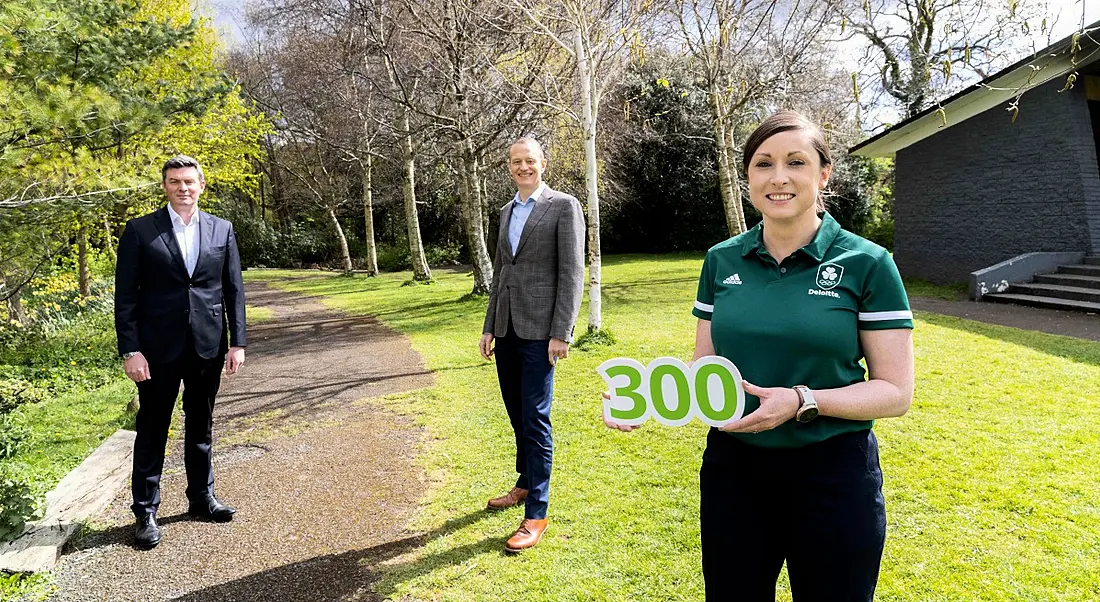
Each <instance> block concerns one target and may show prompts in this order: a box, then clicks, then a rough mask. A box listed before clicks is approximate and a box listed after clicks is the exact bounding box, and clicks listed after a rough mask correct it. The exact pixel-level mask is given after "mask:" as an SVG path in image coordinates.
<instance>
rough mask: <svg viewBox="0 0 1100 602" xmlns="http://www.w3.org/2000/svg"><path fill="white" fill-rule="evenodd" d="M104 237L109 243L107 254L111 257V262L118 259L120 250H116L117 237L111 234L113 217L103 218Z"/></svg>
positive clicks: (105, 216)
mask: <svg viewBox="0 0 1100 602" xmlns="http://www.w3.org/2000/svg"><path fill="white" fill-rule="evenodd" d="M103 237H104V239H105V240H106V241H107V252H108V253H110V255H111V261H114V260H116V259H118V250H117V249H116V248H115V237H114V236H113V235H112V234H111V216H110V215H104V216H103Z"/></svg>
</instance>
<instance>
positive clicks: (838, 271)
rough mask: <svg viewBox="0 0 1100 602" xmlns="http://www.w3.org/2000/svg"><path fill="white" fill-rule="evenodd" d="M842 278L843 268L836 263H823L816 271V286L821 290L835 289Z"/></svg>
mask: <svg viewBox="0 0 1100 602" xmlns="http://www.w3.org/2000/svg"><path fill="white" fill-rule="evenodd" d="M843 277H844V266H842V265H839V264H836V263H823V264H821V267H819V268H818V269H817V286H819V287H820V288H821V289H822V290H826V291H827V290H829V289H831V288H836V285H838V284H840V279H841V278H843Z"/></svg>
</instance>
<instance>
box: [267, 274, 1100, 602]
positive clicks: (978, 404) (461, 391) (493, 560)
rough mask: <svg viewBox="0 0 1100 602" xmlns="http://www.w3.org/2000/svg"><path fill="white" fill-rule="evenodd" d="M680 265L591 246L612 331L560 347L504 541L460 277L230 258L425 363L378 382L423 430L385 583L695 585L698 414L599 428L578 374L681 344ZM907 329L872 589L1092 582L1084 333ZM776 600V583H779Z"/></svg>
mask: <svg viewBox="0 0 1100 602" xmlns="http://www.w3.org/2000/svg"><path fill="white" fill-rule="evenodd" d="M700 265H701V257H700V256H699V255H673V256H620V257H609V258H606V260H605V264H604V325H605V327H607V328H609V329H611V330H612V331H613V332H614V334H615V336H616V338H617V343H616V344H615V346H613V347H598V348H594V349H591V350H587V351H586V350H577V349H574V350H572V351H571V353H570V357H569V358H568V359H567V360H565V361H564V362H563V363H562V364H561V366H560V368H559V370H558V374H557V380H556V390H555V403H554V409H553V423H554V439H555V462H554V476H553V481H552V488H551V498H550V520H551V522H550V529H549V531H548V532H547V536H546V539H544V540H543V542H542V543H541V544H540V545H539V546H538V547H537V548H535V549H533V550H531V551H529V552H526V553H524V554H523V555H521V556H519V557H509V556H505V555H504V554H502V552H501V548H502V546H503V543H504V540H505V538H506V537H507V536H508V535H509V534H510V532H511V531H512V530H513V529H514V528H515V527H516V526H517V525H518V523H519V521H520V519H521V518H522V510H520V509H513V510H510V511H505V512H502V513H496V514H491V513H487V512H485V511H484V510H482V508H483V507H484V504H485V500H486V499H487V498H489V497H492V496H495V495H498V494H500V493H502V492H504V491H506V490H507V489H508V488H509V487H510V486H511V485H512V483H513V481H514V478H515V475H514V473H513V472H512V467H513V462H514V451H513V450H514V448H513V440H512V434H511V430H510V428H509V426H508V422H507V418H506V416H505V412H504V407H503V404H502V402H501V401H500V396H499V392H498V390H497V383H496V374H495V371H494V369H493V366H492V364H490V363H488V362H485V361H483V360H482V359H481V358H480V356H479V355H478V353H477V340H478V338H479V336H480V333H481V324H482V320H483V318H484V311H485V303H486V302H485V300H484V299H476V298H470V297H469V296H468V292H469V290H470V288H471V285H472V280H471V277H470V276H469V275H468V274H464V273H460V272H455V271H449V270H436V271H435V277H436V279H437V282H436V284H435V285H433V286H430V287H429V286H414V287H410V286H401V285H402V283H404V282H405V281H407V280H409V278H410V274H408V273H397V274H387V275H384V276H382V277H378V278H367V277H363V276H356V277H352V278H345V277H339V276H330V275H316V276H315V277H312V278H310V277H307V278H300V279H296V280H293V281H291V280H285V278H286V277H287V276H289V275H291V273H288V272H272V271H265V272H262V273H258V272H257V273H252V272H249V273H247V277H248V279H249V280H269V279H276V280H278V281H279V284H278V285H279V286H282V287H285V288H287V289H288V290H293V291H296V292H302V293H308V294H313V295H323V296H324V297H325V299H324V301H325V302H326V303H327V304H329V305H331V306H333V307H337V308H341V309H344V310H347V311H349V312H354V313H364V314H373V315H376V316H378V317H379V318H381V319H382V320H383V321H385V323H387V324H389V325H390V326H392V327H394V328H396V329H398V330H401V331H402V332H405V333H407V334H408V335H409V336H410V337H411V339H412V342H413V345H414V347H415V348H416V349H417V351H418V352H419V353H421V354H422V355H423V356H424V358H425V360H426V362H427V364H428V367H429V368H430V369H432V370H433V371H435V377H436V384H435V385H434V386H433V387H431V388H428V389H424V390H420V391H415V392H412V393H407V394H403V395H397V396H391V397H389V398H387V399H386V400H385V403H386V404H387V405H388V406H389V407H391V408H393V409H394V410H396V411H399V412H403V413H406V414H408V415H410V416H413V417H415V419H416V420H417V421H418V423H420V424H422V425H424V426H425V427H426V428H427V431H428V433H429V437H428V438H427V440H426V442H425V445H424V447H423V450H422V454H421V463H422V465H423V468H424V471H425V475H426V478H427V482H428V484H429V487H430V488H429V490H428V492H427V493H426V496H425V498H424V500H423V502H424V507H423V510H422V512H420V513H419V514H418V515H417V519H416V522H415V524H414V525H413V526H412V527H413V528H414V529H417V530H420V531H423V532H425V533H427V537H426V538H425V540H424V542H423V545H419V546H415V547H412V548H404V549H400V550H399V551H398V552H397V553H394V552H392V551H385V550H383V551H378V554H377V555H376V557H373V558H368V561H369V562H373V563H378V564H380V565H381V566H382V568H383V569H384V574H383V578H382V581H381V582H380V583H379V584H378V585H377V588H378V590H379V591H380V592H381V593H382V594H383V595H385V596H387V597H389V598H392V599H416V600H461V601H471V602H472V601H483V600H491V599H500V600H511V599H516V596H517V595H518V594H517V592H523V598H524V599H525V600H528V601H538V600H545V601H548V602H549V601H554V602H557V601H562V600H609V601H610V600H701V599H702V587H703V582H702V576H701V573H700V568H699V565H700V560H699V526H698V480H697V479H698V468H699V461H700V455H701V452H702V448H703V444H704V435H705V429H704V428H703V427H702V426H701V425H700V424H699V423H694V424H692V425H689V426H687V427H684V428H679V429H674V428H666V427H661V426H657V425H656V424H648V425H646V426H645V427H644V428H642V429H641V430H640V431H637V432H635V433H631V434H624V433H619V432H617V431H611V430H609V429H607V428H606V427H604V426H603V424H602V422H601V418H600V416H601V402H600V398H599V394H600V391H601V390H603V388H604V387H603V382H602V380H601V379H600V377H599V376H598V375H597V374H596V372H595V368H596V366H597V365H598V364H599V363H600V362H602V361H603V360H605V359H607V358H609V357H614V356H627V357H633V358H637V359H639V360H641V361H643V362H646V361H648V360H649V359H652V358H653V357H656V356H661V355H672V356H677V357H681V358H688V357H690V354H691V350H692V342H693V337H694V324H695V318H694V317H692V316H691V314H690V309H691V306H692V302H693V299H694V295H695V288H696V279H697V277H698V273H699V268H700ZM294 275H297V276H308V273H303V272H299V273H295V274H294ZM586 315H587V307H586V306H585V307H582V309H581V318H580V320H579V325H578V331H583V329H584V324H585V322H586V318H585V316H586ZM914 338H915V342H916V362H917V393H916V399H915V401H914V403H913V407H912V409H911V410H910V412H909V413H908V414H907V415H906V416H904V417H902V418H899V419H890V420H882V421H880V422H879V423H878V425H877V426H876V432H877V433H878V436H879V440H880V444H881V449H882V464H883V471H884V473H885V478H886V484H885V494H886V499H887V510H888V516H889V528H888V536H887V537H888V539H887V546H886V553H885V558H884V561H883V567H882V575H881V578H880V581H879V590H878V597H877V599H879V600H908V601H922V602H923V601H930V600H932V601H935V600H960V601H963V600H967V601H969V600H990V601H1004V600H1043V601H1048V600H1059V601H1068V600H1080V601H1085V600H1097V599H1100V477H1098V475H1100V469H1098V466H1100V412H1097V410H1098V409H1100V407H1098V406H1100V402H1098V399H1100V396H1098V395H1097V394H1096V391H1100V344H1097V343H1092V342H1087V341H1082V340H1077V339H1070V338H1065V337H1057V336H1051V335H1045V334H1041V333H1034V332H1027V331H1021V330H1016V329H1011V328H1004V327H997V326H988V325H984V324H979V323H976V322H971V321H966V320H960V319H955V318H947V317H942V316H938V315H930V314H920V315H918V320H917V330H916V332H915V335H914ZM743 518H744V519H748V520H751V518H750V517H743ZM732 519H733V520H737V517H732ZM780 599H782V600H789V599H790V596H789V593H788V592H787V591H786V588H785V586H784V585H783V584H782V583H781V593H780Z"/></svg>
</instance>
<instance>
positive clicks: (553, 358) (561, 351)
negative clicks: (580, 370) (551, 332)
mask: <svg viewBox="0 0 1100 602" xmlns="http://www.w3.org/2000/svg"><path fill="white" fill-rule="evenodd" d="M546 354H547V355H548V356H549V358H548V359H549V360H550V365H551V366H556V365H557V364H558V360H559V359H561V358H563V357H569V343H566V342H565V341H563V340H561V339H555V338H551V339H550V347H549V349H547V351H546Z"/></svg>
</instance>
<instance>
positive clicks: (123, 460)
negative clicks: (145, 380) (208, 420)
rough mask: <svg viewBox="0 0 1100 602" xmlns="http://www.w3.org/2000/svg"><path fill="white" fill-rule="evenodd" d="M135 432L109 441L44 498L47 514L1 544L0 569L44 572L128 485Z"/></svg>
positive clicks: (117, 436) (122, 432) (50, 567)
mask: <svg viewBox="0 0 1100 602" xmlns="http://www.w3.org/2000/svg"><path fill="white" fill-rule="evenodd" d="M135 434H136V433H134V431H126V430H119V431H117V432H115V434H113V435H111V436H110V437H108V438H107V440H105V441H104V442H103V443H102V444H101V445H100V446H99V447H98V448H97V449H96V450H95V451H94V452H92V454H91V455H90V456H88V457H87V458H86V459H85V460H84V462H82V463H81V464H80V466H77V467H76V468H75V469H73V471H72V472H70V473H69V474H68V475H66V476H65V478H64V479H62V480H61V482H60V483H58V485H57V487H56V488H55V489H54V490H53V491H51V492H49V493H47V494H46V515H45V516H44V517H43V518H42V520H39V521H35V522H34V523H31V524H28V525H27V528H26V529H25V530H24V531H23V534H22V535H20V536H19V537H18V538H17V539H15V540H14V541H11V542H8V543H5V544H0V570H3V571H7V572H9V573H37V572H40V571H48V570H50V569H52V568H53V567H54V565H56V564H57V559H58V556H59V555H60V554H61V549H62V548H63V547H64V546H65V542H66V541H68V539H69V537H70V536H72V534H73V533H74V532H75V531H76V529H77V527H79V526H80V523H81V522H82V521H85V520H87V519H89V518H92V517H93V516H95V515H96V514H98V513H99V512H102V511H103V509H105V508H106V507H107V506H108V505H109V504H110V503H111V500H113V499H114V498H115V495H117V494H118V490H119V489H121V488H122V487H124V486H125V485H126V482H127V479H128V478H129V477H130V469H131V465H132V462H133V455H134V436H135Z"/></svg>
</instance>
